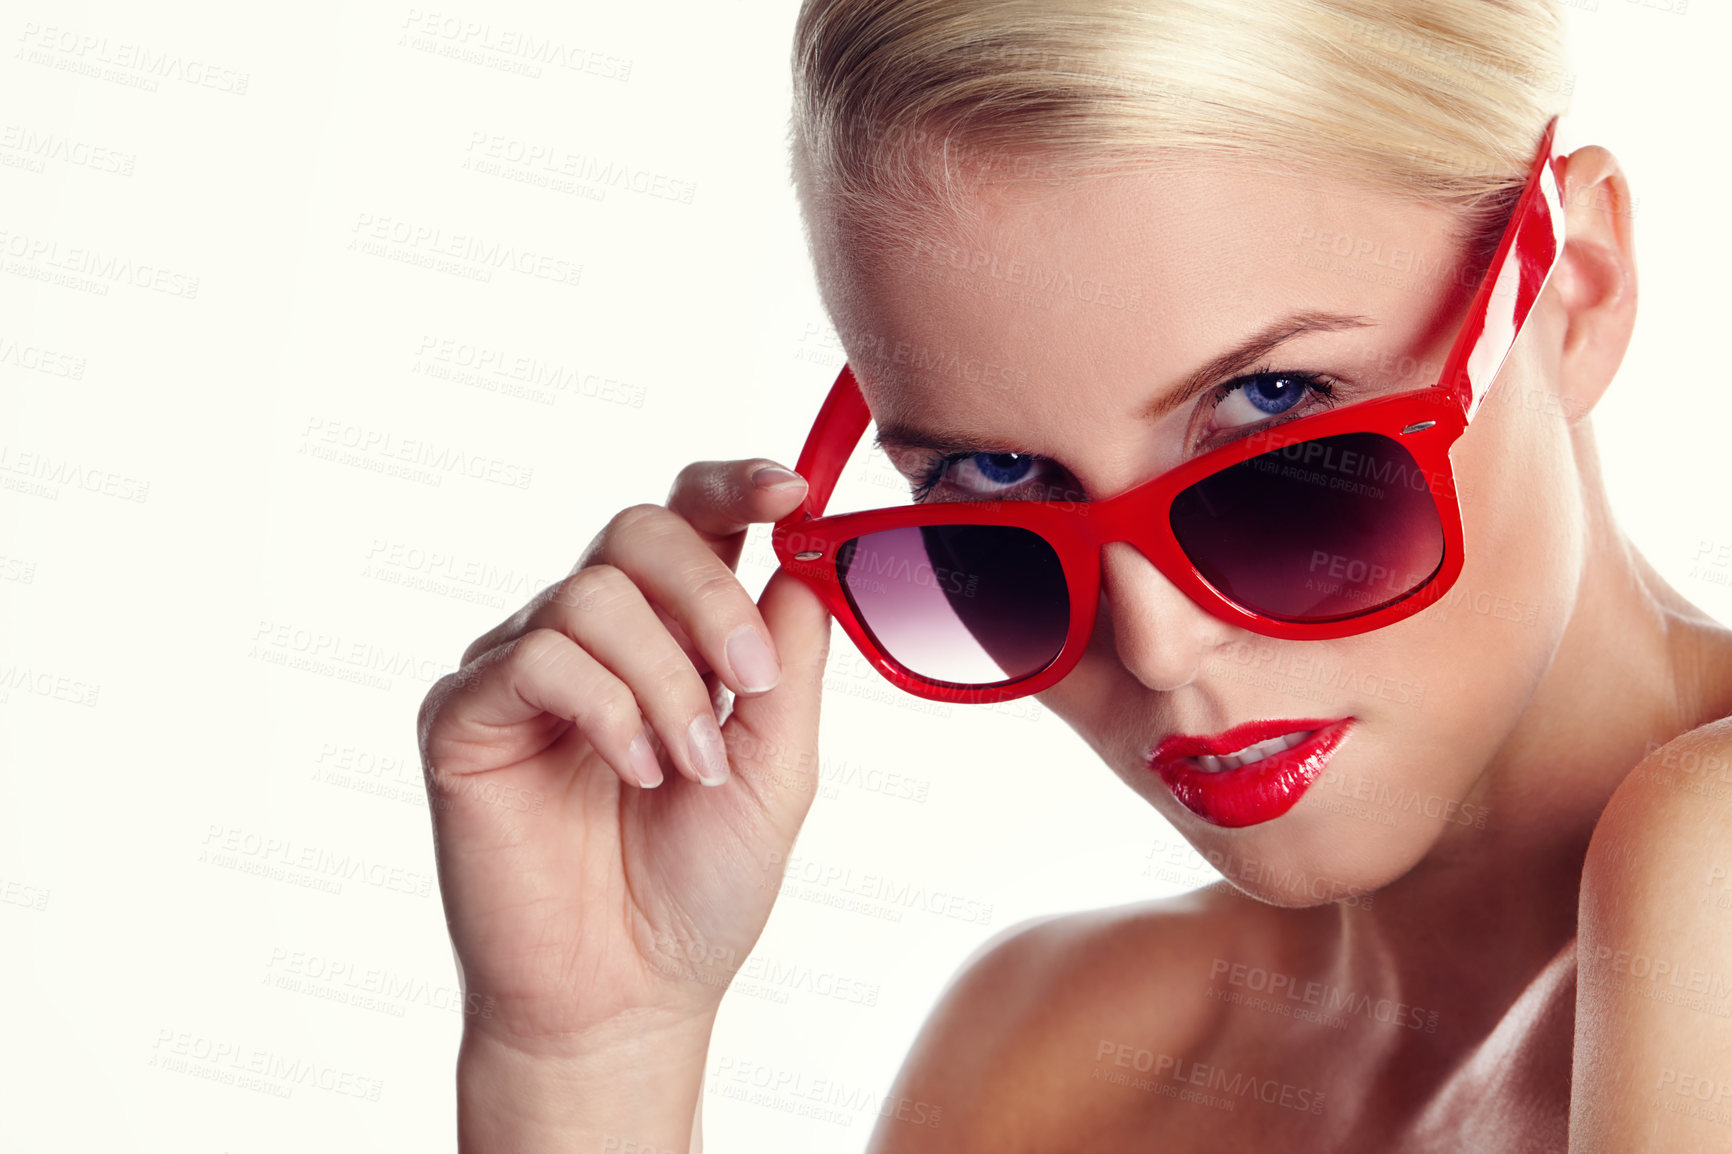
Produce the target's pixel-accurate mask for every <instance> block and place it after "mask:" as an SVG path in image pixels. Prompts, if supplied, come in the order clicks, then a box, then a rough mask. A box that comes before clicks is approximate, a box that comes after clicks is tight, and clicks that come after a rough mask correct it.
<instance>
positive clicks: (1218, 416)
mask: <svg viewBox="0 0 1732 1154" xmlns="http://www.w3.org/2000/svg"><path fill="white" fill-rule="evenodd" d="M1329 392H1330V386H1329V383H1328V382H1327V381H1324V380H1321V379H1319V378H1317V377H1315V376H1312V375H1310V374H1308V373H1253V374H1252V375H1250V376H1248V377H1241V378H1239V380H1237V381H1235V382H1234V383H1233V384H1232V385H1231V386H1230V387H1229V388H1228V391H1227V393H1226V395H1225V396H1223V397H1222V398H1221V400H1220V402H1219V403H1218V404H1217V405H1216V406H1215V413H1214V418H1215V420H1214V423H1215V425H1216V426H1217V427H1219V428H1227V429H1230V428H1235V427H1237V426H1239V425H1249V424H1253V423H1255V422H1257V421H1261V420H1263V419H1265V418H1267V417H1274V416H1279V415H1280V414H1282V413H1285V412H1286V411H1287V410H1288V409H1291V408H1293V406H1295V405H1297V404H1298V403H1299V402H1300V401H1302V400H1304V399H1305V398H1306V397H1307V396H1309V395H1311V394H1313V393H1315V394H1317V395H1319V396H1322V397H1327V396H1328V395H1329Z"/></svg>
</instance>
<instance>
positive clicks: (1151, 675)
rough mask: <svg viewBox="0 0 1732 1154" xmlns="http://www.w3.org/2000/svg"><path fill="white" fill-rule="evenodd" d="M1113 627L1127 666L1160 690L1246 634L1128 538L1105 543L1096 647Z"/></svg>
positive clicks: (1189, 676) (1179, 682) (1191, 675)
mask: <svg viewBox="0 0 1732 1154" xmlns="http://www.w3.org/2000/svg"><path fill="white" fill-rule="evenodd" d="M1108 629H1110V631H1111V636H1112V640H1113V644H1114V646H1115V648H1116V649H1117V651H1118V656H1119V660H1120V662H1122V663H1123V664H1124V667H1125V668H1126V669H1128V670H1130V671H1131V674H1132V675H1133V676H1135V677H1136V678H1137V680H1139V681H1141V682H1142V683H1143V684H1144V685H1146V686H1148V687H1149V688H1150V689H1155V690H1159V691H1161V692H1171V691H1172V690H1175V689H1178V688H1180V687H1182V686H1185V685H1189V684H1190V683H1191V682H1192V681H1193V680H1195V679H1196V676H1197V671H1198V669H1199V668H1200V667H1201V664H1202V660H1203V657H1204V656H1205V655H1206V654H1208V653H1209V652H1211V651H1212V650H1214V649H1216V648H1217V647H1219V646H1222V645H1226V644H1230V643H1231V642H1234V641H1238V640H1242V639H1243V637H1244V635H1245V631H1244V630H1243V629H1241V628H1239V627H1238V626H1236V625H1230V624H1228V623H1227V622H1225V621H1222V620H1221V619H1220V618H1219V617H1216V616H1214V615H1213V614H1211V613H1208V612H1205V611H1204V610H1203V609H1202V608H1200V607H1199V606H1198V605H1197V603H1196V602H1194V601H1192V600H1191V599H1190V598H1189V597H1187V596H1185V594H1184V593H1183V592H1181V591H1180V589H1179V587H1178V586H1176V585H1174V584H1173V583H1172V582H1171V581H1169V580H1167V578H1166V575H1165V574H1163V573H1162V572H1161V571H1160V570H1159V569H1157V568H1155V566H1154V563H1153V562H1151V561H1150V560H1149V559H1148V558H1147V557H1145V556H1143V554H1142V553H1141V552H1139V551H1138V550H1137V548H1136V547H1135V546H1134V545H1132V544H1130V543H1129V542H1128V541H1114V542H1110V543H1109V544H1106V545H1103V546H1102V547H1101V602H1100V604H1099V605H1098V606H1097V608H1096V616H1095V638H1094V639H1093V640H1092V641H1091V643H1090V647H1091V648H1093V646H1094V645H1095V644H1098V643H1099V642H1100V641H1101V640H1102V635H1103V633H1104V632H1105V631H1106V630H1108Z"/></svg>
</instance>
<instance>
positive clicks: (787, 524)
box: [770, 117, 1564, 704]
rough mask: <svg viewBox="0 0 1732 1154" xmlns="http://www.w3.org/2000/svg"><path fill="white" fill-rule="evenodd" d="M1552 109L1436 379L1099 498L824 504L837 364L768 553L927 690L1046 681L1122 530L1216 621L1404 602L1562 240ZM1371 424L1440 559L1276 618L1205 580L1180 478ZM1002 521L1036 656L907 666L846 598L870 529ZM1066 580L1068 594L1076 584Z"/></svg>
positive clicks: (850, 419)
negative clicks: (1031, 660) (1385, 586)
mask: <svg viewBox="0 0 1732 1154" xmlns="http://www.w3.org/2000/svg"><path fill="white" fill-rule="evenodd" d="M1558 123H1559V121H1558V118H1555V117H1554V118H1553V120H1552V121H1551V123H1550V124H1548V125H1547V126H1546V130H1545V135H1544V138H1543V139H1542V141H1541V144H1540V148H1539V150H1538V155H1537V156H1536V157H1535V159H1534V162H1533V168H1532V170H1531V171H1530V173H1529V175H1528V181H1527V185H1526V187H1525V188H1524V189H1523V191H1522V195H1521V197H1520V199H1519V200H1518V201H1517V203H1516V207H1515V209H1514V211H1513V213H1512V214H1511V217H1510V222H1509V224H1508V225H1507V226H1506V228H1505V230H1504V234H1503V238H1502V240H1501V241H1500V242H1499V244H1498V248H1497V251H1496V253H1495V254H1494V255H1493V257H1492V260H1491V262H1490V264H1489V265H1488V266H1487V270H1486V274H1485V276H1484V278H1483V279H1482V280H1481V282H1480V285H1479V289H1478V291H1477V292H1476V294H1475V295H1474V298H1473V301H1472V303H1471V304H1470V305H1469V307H1468V314H1467V319H1466V321H1465V322H1464V323H1463V325H1462V328H1461V331H1460V333H1459V334H1458V335H1457V337H1456V340H1455V343H1454V346H1453V347H1452V348H1451V350H1450V354H1449V356H1448V358H1447V359H1446V360H1445V361H1444V366H1443V371H1442V372H1441V373H1440V374H1439V377H1438V381H1437V383H1436V384H1435V385H1431V386H1428V387H1426V388H1422V389H1415V390H1412V391H1409V392H1404V393H1400V394H1396V395H1393V396H1389V397H1381V398H1378V399H1376V400H1371V401H1363V402H1360V403H1358V404H1354V405H1349V406H1346V407H1343V408H1340V409H1331V410H1329V411H1327V412H1323V413H1317V414H1313V415H1311V416H1307V417H1299V418H1296V419H1294V420H1291V421H1287V422H1284V423H1282V424H1279V425H1276V426H1274V427H1273V428H1270V429H1268V430H1265V431H1262V432H1258V433H1252V434H1250V435H1248V436H1246V437H1243V438H1241V439H1240V440H1237V441H1234V442H1232V443H1230V444H1227V445H1223V446H1221V447H1220V448H1218V449H1215V450H1213V451H1211V452H1208V453H1205V454H1203V455H1202V456H1200V457H1196V458H1193V459H1192V460H1189V461H1186V462H1184V463H1183V464H1180V465H1178V466H1176V467H1174V468H1173V469H1170V470H1168V471H1167V472H1165V473H1162V474H1161V475H1160V476H1158V477H1155V478H1153V479H1151V480H1149V481H1146V482H1143V483H1142V484H1139V485H1136V486H1134V487H1132V488H1130V489H1127V490H1125V491H1124V492H1122V493H1120V494H1119V495H1117V496H1115V497H1110V498H1107V499H1105V500H1101V501H1095V502H1086V503H1080V504H1079V503H1074V502H1066V503H1063V504H1060V503H1058V502H1053V501H1041V500H1033V499H1025V500H1005V501H995V500H981V501H973V500H971V501H939V502H933V503H931V504H924V505H908V506H898V507H894V508H887V509H871V510H867V511H864V512H858V513H843V514H838V515H836V516H831V517H826V516H824V515H823V513H824V508H825V506H826V504H828V502H829V500H830V495H831V493H832V492H833V491H834V489H835V486H836V482H837V480H838V479H839V477H840V474H841V471H842V468H843V466H844V465H845V464H846V463H847V461H848V458H849V457H850V456H851V455H852V454H853V452H854V450H855V448H856V447H857V446H858V445H859V442H860V438H861V436H862V435H863V434H864V433H865V431H866V426H867V424H868V422H869V421H870V420H871V413H870V411H869V410H868V409H867V406H866V402H865V399H864V397H862V395H861V393H860V388H859V384H858V382H856V380H855V379H854V374H853V371H852V370H851V369H850V368H849V367H848V366H847V365H843V366H842V371H841V372H840V373H839V374H837V377H836V381H835V384H834V385H832V387H831V389H830V393H829V395H828V397H827V398H826V399H825V401H824V404H823V407H822V408H820V409H819V411H818V417H817V420H816V421H815V422H814V424H813V426H812V430H811V432H810V433H809V434H808V436H807V438H806V444H805V446H804V447H803V448H802V449H801V451H800V459H799V464H798V465H797V466H796V469H797V471H798V472H799V474H800V475H801V476H802V477H804V478H805V479H806V484H807V492H806V498H805V500H804V501H802V502H801V504H800V506H799V508H797V509H795V510H794V511H793V512H792V513H790V514H789V515H788V516H786V517H784V518H783V519H782V520H780V521H778V522H776V524H775V526H774V527H773V528H772V530H771V536H770V540H771V545H772V547H773V548H774V549H775V552H776V557H777V559H778V560H779V561H780V563H781V567H782V568H784V569H786V570H788V572H789V573H791V574H792V575H794V576H795V577H798V578H800V579H801V580H803V581H805V582H806V583H807V584H808V585H809V586H810V587H811V588H812V589H813V590H814V591H815V592H816V593H817V594H818V596H819V597H821V598H822V599H823V600H824V603H825V605H826V606H827V607H828V609H829V610H830V613H831V615H832V616H834V617H835V618H836V620H837V621H839V622H841V624H842V628H843V630H844V631H845V632H846V633H847V634H848V636H849V638H850V639H851V640H852V641H853V642H854V644H855V646H856V647H858V648H859V650H860V652H861V654H862V655H863V656H865V657H866V659H867V660H868V661H869V662H870V663H871V664H872V666H873V668H875V669H877V670H878V672H879V673H881V674H883V676H884V677H885V678H887V679H888V680H889V681H890V682H891V683H893V684H894V685H896V686H897V687H898V688H899V689H902V690H904V691H906V692H908V693H912V694H914V695H915V696H917V697H923V698H927V699H930V700H934V701H949V702H956V703H965V704H966V703H978V704H985V703H990V702H998V701H1009V700H1012V699H1014V698H1018V697H1026V696H1028V695H1030V694H1034V693H1039V692H1040V691H1041V690H1043V689H1046V688H1048V687H1049V686H1051V685H1053V684H1055V683H1057V682H1058V681H1059V680H1061V679H1062V678H1063V677H1064V676H1065V675H1066V674H1067V673H1069V672H1070V671H1071V669H1073V668H1074V667H1075V666H1076V663H1077V661H1078V660H1079V659H1080V658H1081V657H1082V654H1083V651H1084V650H1085V649H1086V648H1087V646H1088V641H1089V637H1090V636H1091V634H1092V633H1093V631H1094V624H1095V610H1096V604H1097V600H1098V596H1099V589H1100V584H1099V582H1100V550H1101V546H1103V545H1105V544H1108V543H1109V542H1114V541H1128V542H1130V543H1131V544H1132V545H1134V546H1135V547H1136V548H1137V549H1139V550H1141V551H1142V553H1143V555H1144V556H1145V557H1147V558H1148V559H1149V561H1150V562H1151V563H1152V564H1153V565H1154V566H1155V567H1156V568H1157V569H1159V570H1160V571H1161V573H1162V574H1163V575H1164V576H1165V577H1166V578H1167V580H1169V581H1171V582H1172V583H1173V584H1174V585H1175V586H1177V587H1178V588H1179V589H1181V590H1183V591H1184V593H1185V594H1186V596H1188V597H1190V599H1191V600H1192V601H1194V602H1195V603H1196V604H1197V605H1198V606H1200V607H1201V608H1203V609H1204V610H1206V611H1207V612H1209V613H1211V614H1213V615H1214V616H1215V617H1218V618H1220V619H1221V620H1223V621H1226V622H1228V623H1229V624H1232V625H1236V626H1239V627H1241V628H1244V629H1246V630H1249V631H1250V632H1253V633H1257V634H1261V635H1263V636H1266V637H1277V638H1282V639H1285V640H1294V641H1309V640H1323V639H1328V638H1334V637H1348V636H1352V635H1354V634H1357V633H1366V632H1370V631H1371V630H1373V629H1380V628H1382V627H1383V626H1385V625H1391V624H1393V623H1395V622H1397V621H1400V620H1403V619H1404V618H1407V617H1410V616H1412V615H1413V614H1415V613H1418V612H1419V611H1420V610H1422V609H1424V608H1426V607H1427V606H1429V605H1431V604H1433V603H1434V602H1436V601H1437V600H1438V599H1439V598H1441V597H1442V596H1443V595H1444V594H1445V593H1447V592H1448V591H1449V589H1450V587H1451V586H1452V585H1454V583H1455V580H1456V578H1457V577H1458V576H1460V574H1461V567H1462V527H1461V506H1460V503H1459V501H1458V499H1457V496H1456V490H1455V474H1454V471H1453V470H1452V468H1451V465H1450V459H1449V450H1450V447H1451V446H1452V445H1454V443H1455V441H1456V440H1457V438H1459V437H1460V436H1461V434H1462V433H1463V432H1464V431H1465V430H1466V429H1467V426H1468V422H1469V421H1471V420H1472V419H1473V416H1474V414H1475V412H1477V411H1478V409H1479V406H1480V404H1481V402H1483V401H1484V400H1485V397H1486V394H1487V393H1488V391H1489V390H1490V388H1491V385H1492V382H1493V381H1494V380H1495V379H1496V377H1497V374H1498V371H1499V370H1500V369H1501V368H1502V367H1503V363H1504V361H1505V359H1506V358H1507V357H1508V355H1509V352H1510V349H1511V348H1512V347H1513V346H1514V344H1515V340H1516V337H1517V335H1519V334H1520V332H1521V329H1522V326H1523V325H1524V324H1525V323H1526V321H1527V318H1528V316H1529V314H1530V312H1531V311H1532V309H1533V305H1534V301H1535V300H1536V299H1538V297H1539V295H1540V292H1541V290H1542V289H1544V287H1545V285H1546V282H1547V281H1548V279H1549V278H1550V276H1551V273H1552V270H1553V268H1555V267H1556V264H1557V261H1558V258H1559V257H1560V255H1561V254H1562V252H1563V247H1564V213H1563V206H1562V203H1561V198H1560V195H1559V191H1558V185H1557V176H1556V173H1555V172H1554V171H1553V165H1554V163H1555V160H1556V159H1557V155H1561V154H1557V155H1554V151H1553V150H1554V147H1555V145H1556V140H1557V135H1558ZM1357 432H1371V433H1381V434H1384V435H1385V436H1388V437H1390V438H1391V439H1393V440H1396V441H1397V442H1399V443H1400V444H1401V445H1402V446H1403V447H1404V448H1406V449H1407V451H1408V452H1409V453H1410V454H1411V455H1412V456H1413V459H1414V461H1415V462H1416V463H1417V464H1418V465H1419V467H1420V469H1421V470H1422V472H1423V475H1424V477H1425V478H1426V484H1427V486H1428V488H1429V489H1430V492H1431V497H1432V501H1433V503H1434V504H1435V505H1436V506H1437V512H1438V519H1439V521H1440V523H1441V525H1442V528H1443V536H1444V553H1443V560H1442V563H1441V564H1440V565H1439V567H1438V569H1437V571H1436V572H1435V573H1433V574H1432V576H1431V578H1430V579H1429V580H1428V581H1426V582H1425V583H1424V584H1423V585H1421V586H1419V587H1417V588H1416V589H1414V590H1413V591H1411V592H1410V593H1408V594H1406V595H1405V596H1403V597H1402V598H1400V599H1399V600H1396V601H1394V602H1392V603H1390V604H1387V605H1383V606H1381V607H1378V608H1375V609H1372V610H1370V611H1368V612H1365V613H1358V614H1352V615H1346V616H1339V617H1334V618H1329V619H1326V620H1319V621H1290V620H1284V619H1281V618H1275V617H1268V616H1264V615H1263V614H1260V613H1256V612H1253V611H1252V610H1249V609H1246V608H1244V607H1243V606H1240V605H1238V604H1236V603H1235V602H1233V601H1231V600H1229V599H1228V598H1227V597H1225V596H1223V595H1222V594H1221V593H1220V592H1219V591H1217V590H1216V589H1215V588H1214V587H1213V586H1211V585H1210V584H1209V583H1208V581H1207V580H1205V579H1204V577H1203V575H1202V574H1201V573H1199V572H1198V571H1197V568H1196V566H1195V565H1194V564H1193V563H1192V562H1191V560H1190V558H1189V557H1187V556H1186V554H1185V552H1184V550H1183V549H1182V548H1180V546H1179V543H1178V540H1177V539H1176V538H1175V537H1174V535H1173V531H1172V527H1171V525H1170V523H1169V521H1168V513H1169V509H1170V507H1171V505H1172V503H1173V500H1174V498H1176V497H1177V496H1178V495H1179V494H1180V493H1181V492H1183V491H1184V490H1185V489H1187V488H1189V487H1190V486H1192V485H1194V484H1196V483H1197V482H1198V481H1201V480H1202V479H1203V478H1205V477H1207V476H1209V475H1211V474H1213V473H1217V472H1219V471H1221V470H1222V469H1225V468H1228V467H1230V466H1232V465H1236V464H1238V463H1239V462H1241V461H1244V460H1247V459H1249V458H1251V457H1255V456H1259V455H1261V454H1263V453H1268V452H1272V451H1274V450H1278V449H1282V448H1285V447H1287V446H1289V445H1294V444H1298V443H1300V442H1303V441H1311V440H1316V439H1318V438H1320V437H1328V436H1334V435H1337V434H1341V433H1357ZM964 523H966V524H975V525H1010V526H1016V527H1019V528H1023V529H1028V530H1031V531H1032V532H1034V533H1037V534H1039V535H1040V536H1041V537H1042V538H1043V539H1045V540H1046V541H1047V542H1048V543H1049V544H1050V545H1051V546H1052V548H1053V550H1054V551H1055V552H1056V553H1057V555H1058V560H1059V563H1060V566H1061V568H1062V570H1063V572H1064V579H1065V585H1066V588H1067V590H1068V591H1069V592H1070V595H1071V614H1070V628H1069V631H1068V633H1067V634H1066V636H1065V639H1064V644H1063V645H1062V647H1061V648H1060V649H1059V651H1058V653H1057V654H1056V655H1054V657H1053V659H1052V660H1051V661H1049V662H1048V663H1047V664H1046V665H1045V666H1043V667H1042V668H1041V669H1039V670H1037V671H1036V672H1034V673H1030V674H1026V675H1024V676H1022V677H1018V678H1013V679H1008V680H1006V681H1002V682H994V683H991V684H987V685H961V684H957V683H955V682H949V681H939V680H935V679H932V678H928V677H922V676H920V675H919V674H916V673H914V672H912V671H910V670H908V669H907V668H905V667H904V666H903V665H901V664H900V663H899V662H897V661H896V659H895V658H893V657H892V656H890V654H888V653H887V652H885V651H884V650H883V648H882V647H881V646H879V644H878V642H877V640H876V639H875V638H874V637H873V636H872V633H871V630H870V629H869V628H867V626H866V625H865V623H864V622H862V621H860V620H859V618H858V617H857V615H856V614H855V613H854V610H853V609H852V607H851V606H850V605H849V604H848V600H847V597H846V595H845V593H844V592H843V590H842V585H841V579H840V577H839V575H838V574H837V572H836V565H835V559H836V556H837V552H838V550H839V549H841V547H842V546H843V545H844V544H845V543H846V542H847V541H849V540H852V539H853V538H856V537H861V536H864V535H866V534H868V533H879V532H883V531H885V530H889V529H904V528H914V527H919V526H922V525H951V524H964ZM1079 591H1080V593H1081V595H1079Z"/></svg>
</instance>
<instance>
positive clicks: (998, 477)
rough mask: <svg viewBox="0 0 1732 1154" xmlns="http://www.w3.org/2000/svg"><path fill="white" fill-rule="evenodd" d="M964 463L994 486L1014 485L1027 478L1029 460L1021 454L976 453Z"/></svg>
mask: <svg viewBox="0 0 1732 1154" xmlns="http://www.w3.org/2000/svg"><path fill="white" fill-rule="evenodd" d="M966 463H967V464H971V465H973V466H974V468H975V470H976V471H978V472H979V473H980V475H981V476H983V477H985V478H986V479H987V480H988V481H991V482H992V483H993V484H994V485H1014V484H1016V483H1017V482H1018V481H1020V480H1022V479H1023V478H1024V477H1026V476H1028V466H1029V459H1028V457H1027V455H1026V454H1023V453H976V454H974V456H972V457H970V458H968V460H967V462H966Z"/></svg>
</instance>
